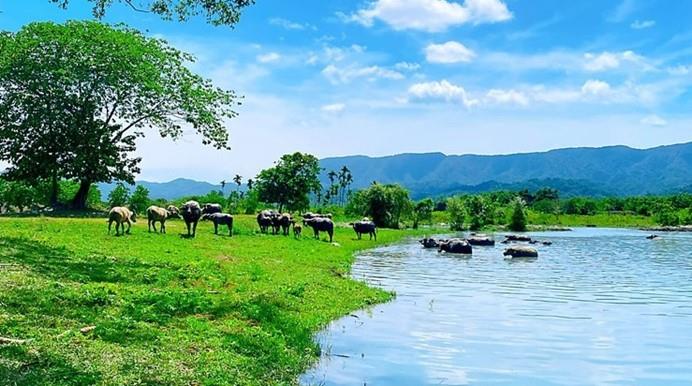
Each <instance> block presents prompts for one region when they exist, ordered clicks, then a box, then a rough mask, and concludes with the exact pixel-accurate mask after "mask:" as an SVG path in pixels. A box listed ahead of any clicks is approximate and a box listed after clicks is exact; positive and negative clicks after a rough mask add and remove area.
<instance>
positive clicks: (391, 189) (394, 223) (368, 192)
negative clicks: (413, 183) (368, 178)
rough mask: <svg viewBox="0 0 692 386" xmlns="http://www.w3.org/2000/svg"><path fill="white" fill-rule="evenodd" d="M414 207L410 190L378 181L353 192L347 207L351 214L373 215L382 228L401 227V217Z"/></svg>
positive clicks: (373, 218)
mask: <svg viewBox="0 0 692 386" xmlns="http://www.w3.org/2000/svg"><path fill="white" fill-rule="evenodd" d="M412 209H413V206H412V204H411V200H410V199H409V195H408V190H406V189H405V188H403V187H402V186H400V185H396V184H387V185H383V184H378V183H373V184H372V185H371V186H370V187H369V188H367V189H363V190H359V191H357V192H356V193H355V194H353V196H352V197H351V200H350V202H349V205H348V208H347V210H348V211H349V212H350V213H351V214H355V215H359V216H369V217H371V218H372V220H373V221H374V222H375V224H377V226H378V227H382V228H399V224H400V222H401V219H402V218H403V217H405V216H407V215H409V214H410V213H411V211H412Z"/></svg>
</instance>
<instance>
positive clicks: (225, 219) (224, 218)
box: [202, 213, 233, 237]
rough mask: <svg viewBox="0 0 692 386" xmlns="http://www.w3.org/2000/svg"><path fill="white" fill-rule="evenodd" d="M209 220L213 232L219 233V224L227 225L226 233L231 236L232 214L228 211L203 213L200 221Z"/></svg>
mask: <svg viewBox="0 0 692 386" xmlns="http://www.w3.org/2000/svg"><path fill="white" fill-rule="evenodd" d="M206 220H208V221H211V222H212V223H214V234H215V235H218V234H219V225H226V226H227V227H228V235H229V236H231V237H232V236H233V216H231V215H230V214H228V213H210V214H203V215H202V221H206Z"/></svg>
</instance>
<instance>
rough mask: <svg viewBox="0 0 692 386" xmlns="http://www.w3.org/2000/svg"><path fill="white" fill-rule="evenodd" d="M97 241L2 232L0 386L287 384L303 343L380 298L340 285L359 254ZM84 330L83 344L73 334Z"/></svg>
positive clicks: (272, 244) (157, 238)
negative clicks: (8, 340) (11, 341)
mask: <svg viewBox="0 0 692 386" xmlns="http://www.w3.org/2000/svg"><path fill="white" fill-rule="evenodd" d="M143 222H144V221H142V220H140V222H139V223H138V224H137V226H136V227H134V228H133V231H132V235H129V236H124V237H115V236H113V235H107V234H106V222H105V221H104V220H103V219H60V218H21V219H20V218H0V337H5V338H14V339H22V340H27V341H26V342H24V343H19V344H2V343H1V342H0V384H3V385H13V384H21V385H51V384H60V385H85V384H108V385H123V384H130V385H132V384H155V385H191V384H208V385H212V384H214V385H216V384H234V385H258V384H261V385H265V384H291V383H294V382H295V380H296V378H297V376H298V375H299V374H300V373H301V372H302V371H303V370H304V369H306V367H307V366H309V365H310V364H311V363H313V362H314V360H315V359H316V355H318V352H319V351H318V347H316V345H315V344H314V343H313V341H312V336H313V333H314V332H316V331H317V330H318V329H319V328H320V327H322V326H324V325H325V324H326V323H328V322H329V321H330V320H333V319H335V318H337V317H339V316H341V315H344V314H346V313H348V312H349V311H352V310H355V309H358V308H362V307H365V306H368V305H370V304H374V303H378V302H382V301H385V300H387V299H389V298H390V297H391V294H389V293H386V292H383V291H381V290H377V289H373V288H369V287H367V286H365V285H364V284H362V283H359V282H355V281H353V280H350V279H348V277H347V274H348V272H349V269H350V266H351V263H352V262H353V254H354V252H356V251H357V250H360V249H365V248H372V247H375V246H376V245H380V244H384V243H390V242H394V241H397V240H400V239H402V238H403V237H405V236H406V235H408V234H412V233H411V232H405V231H391V230H381V231H380V233H379V241H377V242H374V241H369V240H362V241H357V240H354V238H355V235H354V234H353V231H352V230H350V229H346V228H339V229H337V231H336V235H335V241H336V242H338V243H339V246H335V245H332V244H330V243H328V242H324V241H318V240H314V239H312V238H311V237H310V234H306V235H304V238H303V239H302V240H295V239H293V237H290V236H289V237H283V236H267V235H258V234H255V232H254V229H255V223H254V218H253V217H251V216H245V217H241V218H239V219H237V220H236V222H237V225H236V229H237V230H238V232H239V234H237V235H234V237H232V238H229V237H228V236H215V235H214V234H213V233H212V230H211V229H212V226H211V225H210V224H204V223H200V228H199V229H198V236H197V238H196V239H185V238H182V237H180V236H179V233H181V232H182V230H183V224H182V223H181V222H179V221H174V222H170V223H169V224H168V234H167V235H160V234H154V233H148V232H147V231H146V224H143ZM88 326H95V328H94V329H93V330H91V331H86V332H80V329H82V328H84V327H88Z"/></svg>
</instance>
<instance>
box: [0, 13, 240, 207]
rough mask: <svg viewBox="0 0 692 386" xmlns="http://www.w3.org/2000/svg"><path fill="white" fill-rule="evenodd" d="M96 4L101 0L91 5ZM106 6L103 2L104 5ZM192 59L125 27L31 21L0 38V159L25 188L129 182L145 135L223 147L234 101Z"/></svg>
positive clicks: (79, 196)
mask: <svg viewBox="0 0 692 386" xmlns="http://www.w3.org/2000/svg"><path fill="white" fill-rule="evenodd" d="M98 1H100V0H98ZM104 3H105V1H104ZM193 60H194V58H193V57H192V56H191V55H189V54H186V53H183V52H181V51H179V50H177V49H175V48H173V47H171V46H169V45H168V44H167V43H166V42H165V41H163V40H161V39H156V38H150V37H147V36H145V35H144V34H142V33H141V32H139V31H136V30H133V29H129V28H127V27H123V26H118V27H113V26H109V25H105V24H101V23H98V22H93V21H68V22H66V23H65V24H55V23H50V22H41V23H31V24H28V25H26V26H24V27H22V28H21V29H20V30H19V31H18V32H16V33H3V34H1V35H0V90H3V92H2V93H0V138H2V139H3V140H2V141H0V160H4V161H6V162H8V163H9V164H10V168H9V170H8V173H9V174H10V175H11V176H12V178H14V179H18V180H25V181H37V180H51V181H56V180H58V179H69V180H77V181H79V182H80V189H79V190H78V191H77V193H76V195H75V197H74V199H73V206H75V207H76V208H83V207H84V206H85V204H86V200H87V197H88V191H89V188H90V186H91V184H92V183H95V182H101V181H105V182H110V181H112V180H119V181H125V182H129V183H133V182H134V175H135V174H136V173H138V172H139V167H138V164H139V162H140V159H139V158H137V157H132V152H133V151H134V150H135V145H136V143H135V140H136V138H138V137H140V136H142V135H144V132H145V130H146V129H150V130H156V131H158V133H159V134H160V135H161V136H163V137H171V138H174V139H175V138H179V137H181V136H182V134H183V126H182V124H183V122H184V124H185V125H186V126H189V127H192V128H194V129H195V130H196V131H197V133H198V134H200V135H201V137H202V138H203V141H202V142H203V143H204V144H212V145H214V147H216V148H228V133H227V131H226V129H225V119H226V118H233V117H235V116H236V113H235V112H234V111H233V107H234V106H235V105H236V104H237V102H236V101H237V98H236V96H235V94H234V93H233V92H231V91H224V90H221V89H219V88H215V87H213V86H212V84H211V83H210V81H208V80H205V79H203V78H201V77H199V76H198V75H195V74H193V73H192V72H191V71H190V70H189V69H188V67H187V66H186V63H188V62H192V61H193Z"/></svg>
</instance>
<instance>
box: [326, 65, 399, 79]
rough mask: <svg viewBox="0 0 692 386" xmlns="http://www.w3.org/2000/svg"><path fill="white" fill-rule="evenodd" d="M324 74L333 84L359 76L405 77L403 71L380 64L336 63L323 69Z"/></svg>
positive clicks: (371, 77) (368, 77) (380, 77)
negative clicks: (341, 65)
mask: <svg viewBox="0 0 692 386" xmlns="http://www.w3.org/2000/svg"><path fill="white" fill-rule="evenodd" d="M322 75H324V76H325V77H326V78H327V79H328V80H329V81H330V82H331V83H332V84H340V83H349V82H351V81H352V80H354V79H357V78H365V79H367V80H369V81H374V80H377V79H391V80H398V79H404V75H403V74H402V73H400V72H398V71H394V70H390V69H387V68H383V67H380V66H368V67H360V66H356V65H351V66H347V67H337V66H335V65H334V64H330V65H328V66H327V67H325V68H324V69H323V70H322Z"/></svg>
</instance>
